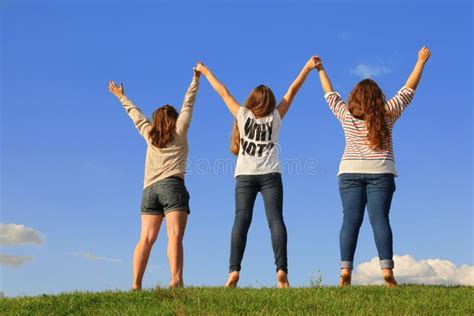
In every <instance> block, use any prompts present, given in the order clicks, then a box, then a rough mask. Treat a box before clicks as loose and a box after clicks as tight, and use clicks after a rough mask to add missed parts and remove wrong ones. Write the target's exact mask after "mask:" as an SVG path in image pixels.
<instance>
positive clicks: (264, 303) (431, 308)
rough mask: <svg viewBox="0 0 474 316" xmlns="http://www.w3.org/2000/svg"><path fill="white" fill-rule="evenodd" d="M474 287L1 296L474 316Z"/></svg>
mask: <svg viewBox="0 0 474 316" xmlns="http://www.w3.org/2000/svg"><path fill="white" fill-rule="evenodd" d="M473 294H474V287H445V286H419V285H404V286H399V287H398V288H396V289H387V288H385V287H382V286H363V287H352V288H347V289H339V288H335V287H314V288H292V289H283V290H279V289H275V288H263V289H254V288H241V289H225V288H220V287H194V288H193V287H191V288H186V289H178V290H170V289H162V288H157V289H154V290H146V291H142V292H122V291H107V292H99V293H91V292H86V293H84V292H75V293H64V294H59V295H41V296H25V297H17V298H3V299H0V315H25V314H28V315H66V314H67V315H70V314H75V315H119V314H120V315H123V314H125V315H127V314H128V315H132V314H143V315H231V314H259V315H277V314H278V315H288V314H290V315H315V314H319V315H320V314H358V315H367V314H369V315H391V314H392V315H400V314H405V315H406V314H409V315H413V314H425V315H428V314H429V315H433V314H435V315H440V314H441V315H448V314H449V315H474V295H473Z"/></svg>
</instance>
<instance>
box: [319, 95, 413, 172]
mask: <svg viewBox="0 0 474 316" xmlns="http://www.w3.org/2000/svg"><path fill="white" fill-rule="evenodd" d="M414 94H415V90H413V89H410V88H407V87H403V88H402V89H400V90H399V91H398V92H397V94H396V95H395V96H394V97H393V98H392V99H390V100H388V101H387V102H386V103H385V105H384V106H385V112H386V113H387V117H386V124H387V128H388V130H389V136H388V138H387V139H386V142H387V143H386V146H385V148H386V149H384V150H381V151H376V150H373V149H372V148H370V143H369V140H368V137H367V134H368V133H367V124H366V122H365V121H364V120H360V119H357V118H355V117H354V116H353V115H352V114H351V113H350V111H349V108H348V106H347V105H346V103H345V102H344V101H343V100H342V98H341V96H340V95H339V93H337V92H329V93H326V95H325V96H324V98H325V99H326V101H327V102H328V104H329V108H330V109H331V111H332V112H333V113H334V115H335V116H336V117H337V119H338V120H339V122H341V125H342V128H343V130H344V136H345V138H346V147H345V149H344V154H343V156H342V159H341V163H340V164H339V172H338V175H340V174H342V173H392V174H394V175H397V170H396V168H395V157H394V154H393V142H392V129H393V125H394V124H395V122H396V120H397V119H398V118H399V117H400V115H401V114H402V112H403V111H404V110H405V108H406V107H407V106H408V104H409V103H410V102H411V100H413V96H414Z"/></svg>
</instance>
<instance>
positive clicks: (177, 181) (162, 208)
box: [141, 176, 190, 216]
mask: <svg viewBox="0 0 474 316" xmlns="http://www.w3.org/2000/svg"><path fill="white" fill-rule="evenodd" d="M174 211H185V212H188V214H189V213H190V210H189V192H188V190H187V189H186V186H185V185H184V181H183V179H181V178H179V177H176V176H171V177H168V178H165V179H163V180H160V181H157V182H155V183H153V184H152V185H149V186H147V187H146V188H145V190H143V196H142V204H141V212H142V215H163V216H165V215H166V214H167V213H170V212H174Z"/></svg>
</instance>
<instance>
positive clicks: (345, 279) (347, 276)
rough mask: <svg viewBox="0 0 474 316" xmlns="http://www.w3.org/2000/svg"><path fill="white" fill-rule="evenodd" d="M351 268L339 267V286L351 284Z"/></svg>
mask: <svg viewBox="0 0 474 316" xmlns="http://www.w3.org/2000/svg"><path fill="white" fill-rule="evenodd" d="M351 278H352V270H351V269H344V268H343V269H341V278H340V279H339V287H349V286H351Z"/></svg>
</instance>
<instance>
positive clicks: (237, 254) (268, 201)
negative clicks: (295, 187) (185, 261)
mask: <svg viewBox="0 0 474 316" xmlns="http://www.w3.org/2000/svg"><path fill="white" fill-rule="evenodd" d="M258 192H260V193H261V194H262V197H263V203H264V205H265V214H266V216H267V221H268V226H269V228H270V233H271V237H272V246H273V254H274V256H275V265H276V270H277V271H278V270H283V271H285V272H288V259H287V234H286V226H285V222H284V221H283V184H282V181H281V174H280V173H278V172H274V173H268V174H261V175H240V176H237V183H236V186H235V220H234V226H233V227H232V236H231V247H230V260H229V271H230V272H233V271H240V268H241V267H240V265H241V263H242V258H243V256H244V251H245V245H246V244H247V233H248V230H249V228H250V224H251V222H252V214H253V206H254V204H255V199H256V197H257V193H258Z"/></svg>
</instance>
